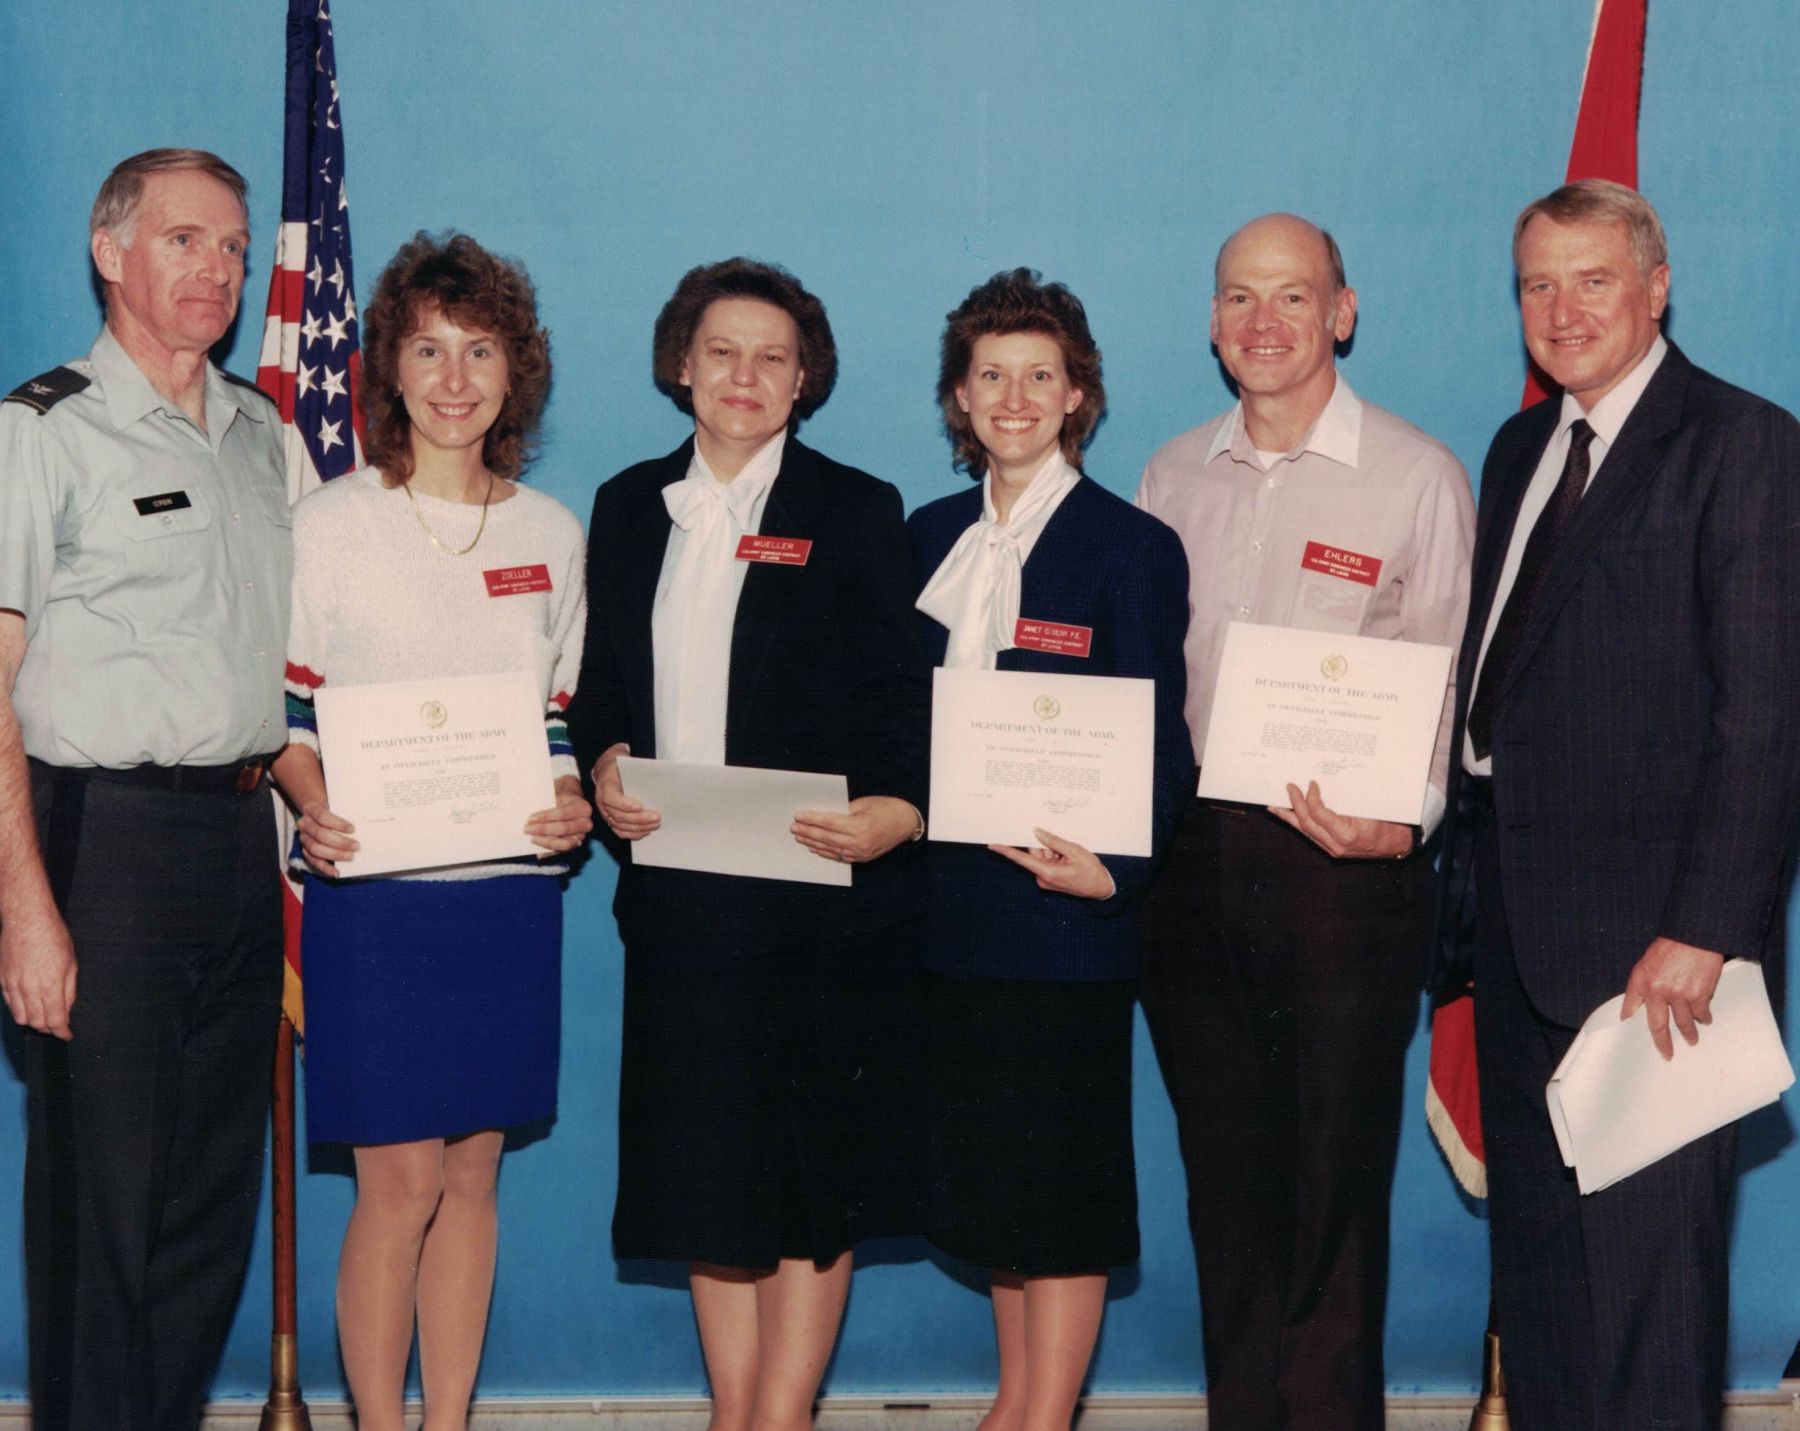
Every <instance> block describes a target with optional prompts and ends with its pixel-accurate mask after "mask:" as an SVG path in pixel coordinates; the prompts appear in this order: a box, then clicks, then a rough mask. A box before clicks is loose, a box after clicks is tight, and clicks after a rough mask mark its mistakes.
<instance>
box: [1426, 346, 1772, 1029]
mask: <svg viewBox="0 0 1800 1431" xmlns="http://www.w3.org/2000/svg"><path fill="white" fill-rule="evenodd" d="M1558 411H1559V404H1558V401H1557V400H1551V401H1548V402H1543V403H1539V404H1538V405H1536V406H1535V407H1532V408H1530V409H1529V410H1527V411H1525V412H1522V413H1520V414H1518V415H1517V416H1516V417H1514V418H1512V419H1511V420H1510V421H1508V422H1507V423H1506V424H1505V425H1504V426H1503V427H1502V428H1501V429H1500V431H1499V433H1498V434H1497V435H1496V436H1495V438H1494V442H1493V446H1492V447H1491V448H1490V450H1489V452H1488V456H1487V462H1486V464H1485V466H1484V467H1483V469H1482V478H1481V505H1480V512H1479V516H1478V519H1477V523H1476V538H1475V571H1474V581H1473V591H1472V593H1471V602H1470V611H1469V624H1468V629H1467V631H1466V633H1465V635H1464V638H1463V645H1462V652H1461V658H1460V660H1459V662H1458V678H1457V695H1456V728H1455V736H1454V742H1455V743H1454V745H1453V746H1452V756H1453V758H1452V760H1451V787H1450V791H1449V796H1450V808H1451V809H1452V810H1453V811H1454V810H1455V809H1456V808H1457V803H1458V802H1457V793H1458V786H1459V784H1460V782H1461V780H1462V779H1463V778H1464V777H1463V775H1462V750H1463V728H1464V724H1465V721H1466V720H1467V716H1468V708H1469V699H1470V685H1471V682H1472V680H1473V678H1474V673H1475V664H1476V658H1477V655H1478V653H1479V651H1480V647H1481V639H1482V635H1483V633H1484V632H1485V631H1486V628H1487V623H1488V613H1489V611H1490V609H1491V607H1492V604H1493V600H1494V591H1495V587H1496V585H1497V583H1498V581H1499V578H1500V569H1501V566H1502V564H1503V563H1504V561H1505V558H1506V551H1507V546H1508V544H1509V543H1510V541H1511V538H1512V531H1513V524H1514V521H1515V519H1516V517H1517V515H1518V510H1519V503H1520V500H1521V498H1522V497H1523V495H1524V492H1525V488H1526V486H1527V484H1528V483H1529V482H1530V480H1531V475H1532V473H1533V471H1534V470H1535V468H1536V466H1537V464H1538V461H1539V459H1540V458H1541V457H1542V455H1543V452H1544V449H1545V447H1546V446H1547V445H1548V443H1549V440H1550V437H1551V435H1552V433H1553V431H1554V429H1555V425H1556V420H1557V414H1558ZM1494 694H1495V696H1496V697H1497V704H1496V706H1495V708H1494V744H1493V750H1494V786H1493V794H1494V800H1495V806H1496V809H1497V811H1498V826H1499V842H1500V866H1501V877H1500V885H1501V895H1502V899H1503V901H1504V908H1505V911H1506V920H1507V929H1508V932H1509V934H1510V936H1511V940H1512V945H1513V952H1514V956H1515V958H1516V961H1517V963H1518V968H1519V975H1520V978H1521V980H1522V981H1523V983H1524V986H1525V990H1526V992H1527V993H1528V994H1529V995H1530V997H1531V1000H1532V1002H1533V1004H1535V1005H1536V1006H1537V1008H1538V1009H1539V1011H1540V1012H1541V1013H1543V1014H1544V1015H1546V1016H1547V1017H1549V1018H1550V1019H1553V1020H1554V1021H1556V1022H1557V1023H1560V1024H1564V1025H1569V1026H1573V1025H1577V1024H1579V1023H1580V1022H1581V1021H1582V1020H1583V1019H1585V1018H1586V1017H1587V1015H1588V1014H1589V1013H1591V1012H1592V1011H1593V1009H1594V1007H1595V1006H1596V1005H1597V1004H1599V1003H1601V1002H1602V1001H1603V1000H1605V999H1608V998H1610V997H1612V996H1613V995H1614V994H1617V993H1621V992H1623V990H1624V988H1625V982H1626V979H1627V978H1628V976H1629V975H1630V972H1631V968H1632V966H1633V965H1634V964H1635V963H1636V962H1637V960H1638V958H1639V956H1641V955H1642V954H1643V952H1644V950H1645V948H1646V947H1647V946H1648V945H1649V944H1650V942H1651V941H1652V940H1653V939H1655V938H1656V937H1657V936H1659V935H1667V936H1669V937H1671V938H1674V939H1679V940H1682V941H1684V942H1686V943H1689V944H1694V945H1698V946H1700V947H1701V948H1705V949H1711V950H1715V951H1717V952H1719V953H1721V954H1724V955H1725V956H1726V957H1728V958H1729V957H1734V956H1741V957H1744V958H1751V959H1755V958H1761V959H1763V960H1764V961H1765V962H1766V963H1768V964H1769V965H1770V966H1771V967H1770V973H1771V976H1772V977H1773V976H1775V975H1778V974H1779V967H1778V966H1779V960H1780V958H1781V954H1782V950H1783V940H1784V933H1785V920H1784V919H1783V918H1782V911H1783V908H1784V902H1785V894H1786V861H1787V856H1788V850H1789V839H1790V835H1791V832H1792V827H1793V823H1794V815H1795V809H1796V804H1797V803H1800V712H1797V702H1800V425H1797V424H1796V423H1795V421H1794V419H1793V417H1792V416H1791V415H1790V414H1788V413H1786V412H1784V411H1783V410H1782V409H1780V408H1778V407H1776V406H1774V405H1773V404H1771V403H1768V402H1766V401H1764V400H1763V399H1761V398H1758V397H1755V396H1753V395H1752V394H1750V393H1746V392H1743V391H1741V390H1740V389H1737V388H1734V387H1731V386H1730V385H1729V384H1727V383H1724V382H1721V381H1720V380H1719V379H1717V378H1715V377H1713V376H1711V375H1710V374H1708V373H1705V372H1702V371H1701V370H1700V369H1698V368H1696V367H1694V366H1693V364H1691V363H1690V362H1688V360H1687V359H1686V358H1685V357H1683V356H1682V354H1681V353H1680V351H1679V350H1677V349H1676V348H1675V347H1674V346H1673V345H1672V344H1671V345H1670V348H1669V351H1668V354H1667V356H1666V357H1665V358H1664V360H1663V362H1662V364H1661V366H1660V367H1659V368H1658V369H1657V371H1656V373H1655V375H1654V376H1653V377H1652V378H1651V381H1650V384H1649V386H1648V387H1647V388H1646V389H1645V391H1644V395H1643V396H1642V397H1641V398H1640V399H1639V400H1638V403H1637V406H1636V407H1635V408H1633V410H1632V412H1631V415H1630V416H1629V417H1628V418H1627V419H1626V421H1625V425H1624V427H1623V428H1622V429H1621V430H1620V432H1619V439H1618V441H1617V442H1616V443H1615V444H1614V445H1613V447H1612V448H1611V450H1610V451H1609V452H1608V454H1607V457H1606V460H1605V461H1604V463H1603V464H1602V465H1601V467H1600V471H1599V473H1598V474H1597V475H1596V476H1595V478H1594V480H1593V484H1592V485H1591V486H1590V487H1589V489H1588V492H1587V495H1586V496H1585V497H1584V498H1583V499H1582V503H1581V506H1580V508H1579V510H1578V512H1577V514H1576V516H1575V518H1574V520H1573V521H1572V522H1571V524H1570V526H1569V529H1568V532H1567V534H1566V536H1565V538H1564V540H1563V544H1562V546H1561V548H1560V549H1559V550H1558V551H1557V553H1556V556H1555V558H1554V560H1553V562H1552V565H1551V569H1550V573H1549V575H1548V577H1547V579H1546V584H1545V587H1544V590H1543V594H1542V596H1541V598H1540V601H1539V604H1538V606H1537V608H1536V609H1535V610H1534V611H1533V612H1532V615H1531V620H1530V623H1529V625H1528V627H1527V629H1526V631H1525V634H1524V637H1523V641H1522V644H1521V645H1520V647H1519V650H1518V654H1517V656H1516V658H1515V659H1514V662H1513V666H1512V669H1511V671H1510V672H1508V673H1507V674H1506V676H1505V677H1504V684H1503V685H1502V686H1501V687H1500V688H1499V689H1497V690H1496V691H1495V693H1494ZM1462 823H1463V825H1464V826H1466V824H1467V821H1466V820H1465V821H1463V822H1462ZM1457 843H1458V842H1456V841H1454V840H1453V842H1452V848H1453V850H1454V849H1455V848H1456V847H1457ZM1462 846H1463V848H1464V849H1466V841H1464V842H1462ZM1453 863H1463V864H1466V856H1465V857H1464V858H1463V859H1461V860H1460V861H1455V860H1452V859H1447V860H1446V862H1445V864H1446V868H1447V869H1448V868H1450V866H1451V865H1452V864H1453ZM1464 907H1465V909H1466V907H1467V906H1466V904H1465V906H1464ZM1456 913H1457V911H1456V910H1455V909H1452V910H1450V911H1448V912H1447V917H1448V918H1449V919H1450V920H1451V921H1452V922H1453V923H1454V922H1455V920H1456ZM1452 933H1454V931H1452Z"/></svg>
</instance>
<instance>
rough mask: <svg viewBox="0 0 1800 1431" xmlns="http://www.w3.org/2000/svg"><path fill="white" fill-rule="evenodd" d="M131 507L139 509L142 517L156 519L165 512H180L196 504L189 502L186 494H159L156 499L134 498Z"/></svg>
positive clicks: (138, 512) (138, 511)
mask: <svg viewBox="0 0 1800 1431" xmlns="http://www.w3.org/2000/svg"><path fill="white" fill-rule="evenodd" d="M131 505H132V506H134V507H136V508H137V514H138V515H139V516H140V517H155V516H159V515H161V514H162V513H164V512H179V511H180V510H181V509H182V508H183V507H191V506H193V505H194V504H193V503H192V502H191V501H189V500H188V494H187V493H186V492H158V493H157V494H156V495H155V496H154V497H134V498H132V499H131Z"/></svg>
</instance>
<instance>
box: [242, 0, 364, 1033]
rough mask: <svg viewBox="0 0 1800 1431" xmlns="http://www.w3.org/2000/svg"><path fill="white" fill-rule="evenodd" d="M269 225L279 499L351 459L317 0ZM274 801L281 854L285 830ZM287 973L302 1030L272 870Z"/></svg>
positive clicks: (291, 913) (332, 133) (296, 966)
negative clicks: (284, 490)
mask: <svg viewBox="0 0 1800 1431" xmlns="http://www.w3.org/2000/svg"><path fill="white" fill-rule="evenodd" d="M283 112H284V116H285V128H284V132H283V136H282V171H281V229H280V231H279V232H278V233H277V234H276V237H275V266H274V269H273V271H272V272H271V273H270V275H269V301H268V304H267V306H266V307H265V309H264V315H265V316H264V319H263V336H262V348H261V351H260V353H259V354H258V361H257V371H256V382H257V386H258V387H260V388H261V389H262V390H263V391H264V392H266V393H267V394H268V395H269V396H270V397H271V398H273V399H274V400H275V402H276V404H277V405H278V406H279V407H280V409H281V421H282V427H283V441H284V443H285V446H286V453H287V487H288V500H289V501H290V502H298V501H299V500H300V499H301V498H302V497H304V496H305V495H306V494H307V493H308V492H310V491H312V490H313V489H314V488H315V487H317V486H319V485H320V484H321V483H324V482H329V481H331V480H332V478H334V477H341V476H342V475H343V474H344V473H346V472H349V471H353V470H354V469H355V468H357V467H359V466H361V465H362V460H363V456H362V454H363V420H362V351H361V337H360V333H359V330H358V327H357V322H356V297H355V292H356V284H355V279H354V276H353V268H352V265H351V262H350V210H349V204H348V200H347V199H346V198H345V195H344V132H343V128H342V111H341V109H340V108H339V103H338V83H337V51H336V47H335V44H334V42H333V37H332V30H331V14H330V11H329V9H328V8H327V6H326V4H325V3H324V0H288V13H287V90H286V97H285V103H284V106H283ZM287 682H288V694H287V707H288V721H289V724H290V726H294V727H299V728H302V729H306V730H312V729H314V722H313V717H312V695H311V693H312V691H313V690H314V689H316V688H317V687H318V685H319V684H320V677H319V676H318V675H317V674H316V673H314V672H312V671H308V670H306V669H305V668H304V667H298V666H293V665H290V666H289V667H288V668H287ZM277 804H278V806H279V810H278V818H279V819H280V821H281V849H282V853H283V855H284V857H285V856H286V855H287V853H288V852H289V851H290V850H291V849H292V848H293V836H294V832H293V825H292V822H291V820H290V819H289V817H288V811H287V808H286V806H285V805H280V802H277ZM283 878H284V889H283V916H284V917H283V926H284V931H285V934H286V940H285V943H286V955H287V971H286V976H285V980H284V986H283V990H282V1008H283V1010H284V1011H285V1012H286V1014H287V1016H288V1018H289V1019H290V1020H291V1021H292V1022H293V1025H294V1027H295V1029H296V1030H298V1031H302V1032H304V1023H303V1021H302V1007H301V999H300V907H301V887H300V885H299V883H298V882H297V881H296V880H295V878H294V877H293V876H292V875H290V874H284V877H283Z"/></svg>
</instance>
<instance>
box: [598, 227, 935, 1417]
mask: <svg viewBox="0 0 1800 1431" xmlns="http://www.w3.org/2000/svg"><path fill="white" fill-rule="evenodd" d="M836 368H837V357H836V352H835V348H834V346H833V343H832V337H831V328H830V325H829V324H828V323H827V321H826V318H825V310H824V307H823V305H822V304H820V302H819V300H818V299H817V298H815V297H814V296H813V295H812V294H810V293H808V292H807V291H806V290H805V289H804V288H802V287H801V286H800V284H799V283H798V282H797V281H796V280H795V279H794V278H793V277H792V276H791V275H789V274H787V273H785V272H783V271H781V270H779V269H776V268H773V267H771V266H769V265H766V264H760V263H753V262H750V261H748V260H744V259H731V260H727V261H726V262H723V263H718V264H712V265H709V266H706V267H702V268H697V269H694V270H693V271H692V272H690V273H689V274H688V275H687V276H686V277H685V278H683V279H682V281H681V284H680V285H679V286H678V287H677V289H676V291H675V294H674V296H673V297H672V298H671V299H670V300H669V303H668V304H667V306H665V308H664V309H663V312H662V315H661V316H660V317H659V318H658V320H657V324H656V341H655V373H656V379H657V384H658V386H659V387H661V388H662V390H663V391H664V392H665V393H667V394H668V395H669V397H670V398H671V399H673V400H674V402H675V403H676V405H677V406H678V407H679V408H681V410H682V411H683V412H685V413H690V414H692V416H693V418H694V435H693V437H692V438H690V439H689V440H688V441H686V442H684V443H683V444H682V445H681V446H680V447H679V448H677V449H676V450H675V451H674V452H672V453H670V454H669V455H668V456H666V457H662V458H657V459H653V460H651V461H649V462H642V463H639V464H637V465H636V466H634V467H630V468H627V469H626V470H625V471H624V472H621V473H619V474H618V476H616V477H614V478H612V480H610V481H609V482H607V483H605V484H604V485H603V486H602V487H601V488H600V490H599V492H598V493H597V494H596V495H595V498H594V514H593V521H592V524H591V526H590V529H589V533H588V582H589V587H588V593H589V595H588V626H587V637H586V643H585V646H584V649H583V653H582V661H583V668H584V670H585V671H586V672H587V675H586V676H585V677H584V678H583V680H582V683H581V686H580V688H579V690H578V693H577V695H576V698H575V703H574V704H573V705H572V706H571V707H570V710H569V733H570V737H571V739H572V741H573V743H574V746H575V750H576V756H577V759H578V761H579V763H580V765H581V768H582V770H583V771H584V772H590V777H591V779H592V781H593V785H594V787H595V794H596V802H595V803H596V805H597V808H598V809H599V812H600V815H601V817H602V819H603V820H604V821H605V823H606V828H607V831H608V836H607V838H608V844H609V847H610V848H611V849H612V851H613V853H614V854H615V855H617V856H618V857H619V858H620V860H621V863H622V868H621V870H620V873H619V884H618V892H617V895H616V897H615V899H614V905H613V907H614V911H615V913H616V914H617V916H618V920H619V929H620V933H621V935H622V937H623V938H624V941H625V1006H624V1030H623V1047H622V1051H621V1058H620V1076H619V1190H618V1200H617V1203H616V1204H615V1207H614V1213H613V1251H614V1254H615V1255H616V1256H618V1257H620V1258H633V1259H635V1258H660V1259H672V1260H676V1261H680V1262H686V1263H687V1264H688V1267H689V1285H690V1287H691V1290H692V1293H693V1298H694V1312H695V1321H696V1322H697V1324H698V1326H699V1331H700V1340H701V1344H702V1347H703V1350H704V1352H705V1355H706V1365H707V1373H708V1380H709V1382H710V1383H711V1390H712V1399H713V1415H712V1420H711V1422H710V1426H711V1428H712V1431H742V1429H743V1428H748V1427H750V1426H751V1425H753V1424H754V1425H755V1426H756V1427H758V1428H763V1427H767V1428H770V1429H771V1431H803V1428H805V1427H807V1426H809V1425H810V1424H811V1408H812V1402H813V1398H814V1396H815V1395H816V1393H817V1390H818V1384H819V1379H820V1377H821V1376H822V1374H823V1372H824V1369H825V1364H826V1362H827V1360H828V1359H829V1357H830V1354H831V1347H832V1343H833V1341H834V1340H835V1338H836V1335H837V1327H838V1321H839V1318H840V1316H841V1314H842V1311H843V1306H844V1297H845V1292H846V1290H847V1288H848V1285H849V1278H850V1265H851V1253H850V1248H851V1247H852V1245H853V1244H854V1243H855V1242H857V1241H859V1240H861V1239H863V1238H865V1237H872V1236H886V1235H892V1234H898V1233H910V1232H916V1231H917V1230H918V1221H919V1208H918V1202H919V1197H920V1190H919V1182H920V1171H919V1168H920V1163H921V1161H922V1156H923V1150H922V1148H915V1147H913V1146H911V1145H910V1144H909V1142H908V1138H907V1133H908V1132H909V1131H910V1130H911V1129H912V1128H914V1127H915V1126H916V1125H917V1123H918V1121H919V1119H918V1113H917V1107H916V1097H909V1096H908V1093H909V1090H912V1091H914V1092H915V1093H916V1089H914V1088H913V1084H912V1083H909V1080H908V1077H907V1072H908V1071H907V1069H906V1067H905V1066H904V1064H903V1062H902V1061H901V1059H902V1055H903V1054H904V1053H905V1051H906V1050H908V1049H911V1048H912V1047H914V1046H915V1045H916V1043H917V1039H918V1026H917V1017H918V1015H917V998H916V991H917V979H918V969H917V959H918V954H917V947H918V934H919V919H920V916H921V912H922V905H923V898H922V889H921V887H920V880H919V878H918V874H919V871H918V864H919V861H917V860H916V859H914V858H912V856H913V854H914V849H913V847H912V846H910V845H909V844H908V841H909V840H912V839H916V838H918V837H919V836H920V835H922V833H923V830H924V825H923V821H922V819H921V817H920V815H919V810H920V809H922V808H923V805H924V800H925V791H924V786H925V737H926V729H927V722H928V719H929V699H930V697H929V686H928V677H927V674H926V673H927V670H928V667H927V666H926V664H925V660H924V656H923V654H922V652H921V651H920V649H919V644H918V637H917V629H916V624H915V621H914V617H913V613H912V610H911V602H912V595H913V587H912V574H911V567H910V565H909V562H908V558H907V548H906V536H905V528H904V525H903V523H902V520H901V505H900V496H899V493H898V492H896V491H895V490H894V488H893V487H891V486H889V485H888V484H887V483H885V482H880V481H877V480H876V479H875V478H873V477H871V476H869V475H868V474H867V473H865V472H858V471H856V470H855V469H853V468H849V467H845V466H842V465H841V464H839V463H836V462H833V461H831V460H830V459H829V458H827V457H824V456H821V455H820V454H819V453H816V452H814V451H812V450H811V449H810V448H807V447H805V446H804V445H802V444H801V443H800V442H798V441H797V440H796V439H795V437H794V435H793V429H794V428H795V427H797V426H798V424H799V420H800V418H802V417H804V416H807V415H809V414H810V413H812V412H813V410H814V409H816V408H817V407H818V406H819V405H820V404H821V403H822V402H824V400H825V398H826V396H827V395H828V394H829V393H830V391H831V387H832V381H833V378H834V376H835V374H836ZM627 752H629V753H630V754H632V755H634V756H638V757H656V758H658V759H663V760H675V761H686V762H690V763H701V764H727V765H744V766H762V767H773V768H777V769H783V770H807V771H821V772H826V773H832V774H842V775H844V776H846V777H847V782H848V786H849V795H850V813H849V814H847V815H831V814H807V813H805V812H801V813H799V814H798V815H797V816H796V819H795V821H794V824H793V827H792V836H793V838H794V839H796V840H798V841H799V842H800V844H802V845H803V846H805V847H806V848H807V849H808V850H810V851H812V853H813V854H814V855H815V856H818V857H819V858H822V859H828V860H833V861H843V862H845V863H849V864H853V865H854V866H855V869H854V871H853V879H852V882H851V883H850V884H848V885H847V886H833V885H821V884H811V883H801V882H793V881H782V880H773V879H755V878H750V877H746V876H737V875H728V874H717V873H708V872H699V871H693V870H683V869H667V868H657V867H653V866H649V865H640V864H638V863H636V862H635V860H634V859H633V858H632V857H631V849H632V842H633V841H635V840H638V839H641V838H642V837H643V836H644V835H646V834H648V833H649V832H650V831H652V830H654V829H655V828H657V826H658V825H659V824H660V818H659V816H658V814H657V812H655V811H654V810H650V809H646V808H645V807H644V806H643V805H642V804H641V803H640V802H639V801H637V800H635V799H632V798H631V797H630V796H628V795H627V794H626V793H625V790H624V787H623V784H622V782H621V779H620V775H619V769H618V759H619V757H620V756H621V755H622V754H625V753H627ZM914 1082H916V1080H914Z"/></svg>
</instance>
